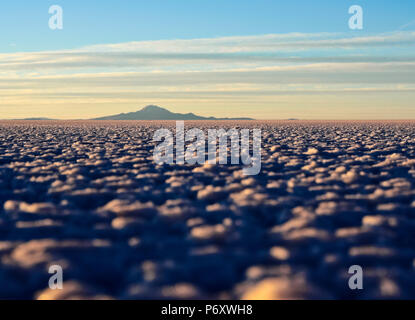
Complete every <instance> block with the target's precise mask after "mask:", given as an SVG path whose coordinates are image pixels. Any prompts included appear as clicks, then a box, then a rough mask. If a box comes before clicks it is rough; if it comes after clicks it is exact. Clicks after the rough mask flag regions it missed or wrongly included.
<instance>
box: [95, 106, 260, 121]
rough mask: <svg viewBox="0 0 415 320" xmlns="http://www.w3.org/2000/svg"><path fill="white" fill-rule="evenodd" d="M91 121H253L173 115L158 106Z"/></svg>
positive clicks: (183, 114)
mask: <svg viewBox="0 0 415 320" xmlns="http://www.w3.org/2000/svg"><path fill="white" fill-rule="evenodd" d="M92 120H253V119H251V118H214V117H201V116H197V115H195V114H193V113H174V112H170V111H169V110H167V109H164V108H160V107H158V106H152V105H150V106H147V107H145V108H143V109H141V110H139V111H136V112H130V113H120V114H116V115H112V116H107V117H101V118H95V119H92Z"/></svg>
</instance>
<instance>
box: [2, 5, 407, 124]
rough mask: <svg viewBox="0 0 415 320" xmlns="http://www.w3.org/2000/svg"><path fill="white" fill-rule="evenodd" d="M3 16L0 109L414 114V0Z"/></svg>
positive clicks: (63, 115)
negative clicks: (358, 12) (59, 22)
mask: <svg viewBox="0 0 415 320" xmlns="http://www.w3.org/2000/svg"><path fill="white" fill-rule="evenodd" d="M52 5H59V6H60V7H62V9H63V29H62V30H59V29H58V30H51V29H50V28H49V19H50V17H51V16H52V14H50V13H49V7H50V6H52ZM352 5H359V6H361V7H362V9H363V29H361V30H351V29H350V28H349V19H350V17H351V16H352V14H350V13H349V8H350V7H351V6H352ZM0 28H1V30H3V32H2V33H1V34H0V39H1V41H0V118H5V119H14V118H25V117H50V118H59V119H79V118H92V117H97V116H104V115H109V114H117V113H122V112H131V111H137V110H139V109H140V108H142V107H144V106H146V105H149V104H156V105H159V106H162V107H165V108H167V109H169V110H171V111H174V112H181V113H185V112H193V113H196V114H199V115H204V116H217V117H234V116H238V117H240V116H246V117H253V118H257V119H286V118H300V119H409V118H413V119H415V106H414V105H413V101H415V50H414V49H415V1H413V0H397V1H384V0H336V1H333V0H330V1H329V0H315V1H309V0H292V1H278V0H256V1H247V0H209V1H208V0H152V1H141V0H134V1H133V0H131V1H127V0H118V1H115V0H100V1H95V0H85V1H78V0H55V1H45V0H37V1H31V0H15V1H13V2H12V1H8V2H7V3H6V2H2V3H1V4H0Z"/></svg>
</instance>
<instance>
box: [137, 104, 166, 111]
mask: <svg viewBox="0 0 415 320" xmlns="http://www.w3.org/2000/svg"><path fill="white" fill-rule="evenodd" d="M141 111H168V110H167V109H164V108H162V107H159V106H156V105H153V104H150V105H148V106H146V107H144V108H143V109H141Z"/></svg>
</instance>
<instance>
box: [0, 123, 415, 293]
mask: <svg viewBox="0 0 415 320" xmlns="http://www.w3.org/2000/svg"><path fill="white" fill-rule="evenodd" d="M174 125H175V123H174V122H87V121H85V122H82V121H80V122H1V123H0V188H1V192H0V257H1V262H2V263H1V266H0V284H1V285H0V298H39V299H79V298H84V299H88V298H89V299H111V298H116V299H117V298H122V299H135V298H138V299H140V298H145V299H147V298H178V299H180V298H215V299H216V298H236V299H239V298H246V299H253V298H258V299H285V298H289V299H297V298H357V299H364V298H415V270H414V258H415V218H414V216H415V201H414V200H415V197H414V195H415V189H414V182H415V123H414V122H299V121H296V122H284V121H280V122H278V121H276V122H241V121H239V122H232V121H227V122H210V121H208V122H186V127H187V128H192V127H199V128H206V129H207V128H213V127H215V126H216V127H218V128H219V127H225V128H232V127H239V128H241V127H251V128H253V127H260V128H262V131H263V145H262V147H263V155H262V171H261V173H260V174H259V175H258V176H254V177H246V176H244V175H242V172H241V169H242V168H241V167H240V166H226V165H221V166H212V165H205V166H189V165H182V166H178V165H173V166H169V165H165V166H157V165H156V164H155V163H154V162H153V160H152V152H153V148H154V143H153V142H152V139H153V133H154V131H155V130H156V129H158V128H160V127H172V128H173V127H174ZM51 264H59V265H61V266H62V267H63V269H64V280H65V283H64V289H63V291H52V290H50V289H48V279H49V276H50V275H49V274H48V272H47V271H48V267H49V266H50V265H51ZM354 264H358V265H361V266H362V267H363V270H364V275H365V278H364V290H363V291H358V292H356V291H351V290H349V288H348V276H349V275H348V273H347V270H348V268H349V267H350V266H351V265H354Z"/></svg>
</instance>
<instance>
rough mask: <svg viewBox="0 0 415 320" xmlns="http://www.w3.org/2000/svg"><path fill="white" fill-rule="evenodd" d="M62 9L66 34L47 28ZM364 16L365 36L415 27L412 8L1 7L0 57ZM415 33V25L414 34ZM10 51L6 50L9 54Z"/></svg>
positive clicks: (233, 1)
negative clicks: (355, 11)
mask: <svg viewBox="0 0 415 320" xmlns="http://www.w3.org/2000/svg"><path fill="white" fill-rule="evenodd" d="M52 4H59V5H61V6H62V7H63V8H64V24H65V28H64V30H62V31H60V32H54V31H51V30H49V28H48V24H47V22H48V19H49V14H48V8H49V6H50V5H52ZM353 4H358V5H361V6H362V7H363V8H364V13H365V21H364V22H365V23H364V32H368V33H373V32H390V31H394V30H397V29H399V28H400V27H401V26H403V25H405V24H407V23H409V22H411V21H415V1H413V0H398V1H391V0H388V1H386V0H364V1H362V0H353V1H352V0H314V1H310V0H296V1H280V0H255V1H252V0H151V1H140V0H118V1H115V0H86V1H82V0H56V1H48V0H36V1H31V0H14V1H2V3H1V6H0V28H1V30H7V32H2V35H1V39H2V40H1V42H0V51H1V52H14V51H38V50H52V49H68V48H75V47H79V46H85V45H90V44H102V43H118V42H127V41H140V40H160V39H177V38H180V39H191V38H210V37H221V36H236V35H256V34H267V33H289V32H307V33H315V32H353V31H350V30H349V29H348V25H347V23H346V21H347V19H348V17H349V14H348V12H347V11H348V8H349V7H350V6H351V5H353ZM414 27H415V25H412V30H414V29H415V28H414ZM10 45H11V46H10Z"/></svg>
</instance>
